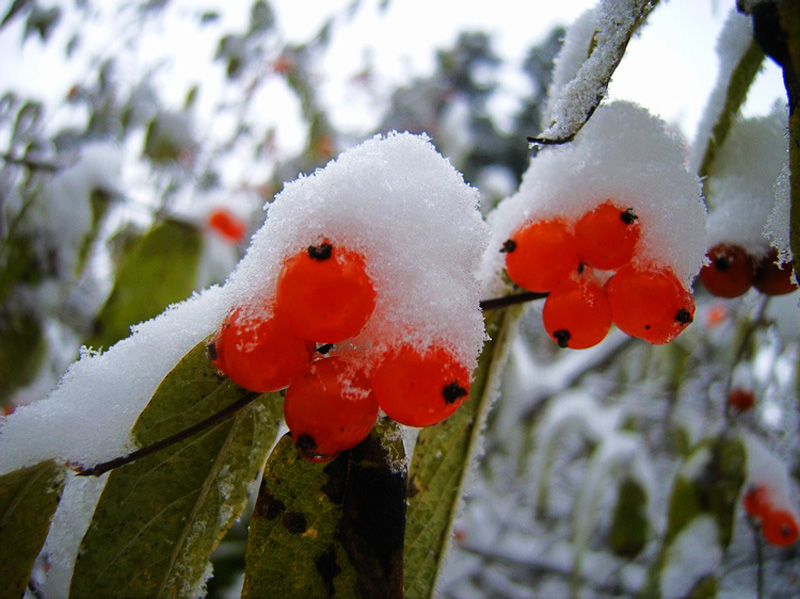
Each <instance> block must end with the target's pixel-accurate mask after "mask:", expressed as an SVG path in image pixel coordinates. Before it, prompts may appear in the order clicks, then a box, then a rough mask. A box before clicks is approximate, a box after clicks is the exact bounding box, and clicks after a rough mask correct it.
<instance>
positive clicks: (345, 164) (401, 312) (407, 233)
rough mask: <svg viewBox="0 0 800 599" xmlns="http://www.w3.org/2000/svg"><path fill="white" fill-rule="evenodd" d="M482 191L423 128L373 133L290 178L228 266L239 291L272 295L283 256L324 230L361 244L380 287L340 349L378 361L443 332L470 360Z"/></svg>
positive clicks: (477, 319)
mask: <svg viewBox="0 0 800 599" xmlns="http://www.w3.org/2000/svg"><path fill="white" fill-rule="evenodd" d="M478 200H479V194H478V192H477V190H476V189H474V188H472V187H469V186H467V185H466V184H465V183H464V180H463V178H462V176H461V174H460V173H458V171H456V170H455V169H454V168H453V167H452V166H451V165H450V164H449V162H447V161H446V160H445V159H444V158H442V156H441V155H440V154H438V153H437V152H436V150H435V149H434V148H433V146H432V145H431V144H430V143H429V142H428V141H427V138H425V137H422V136H415V135H410V134H392V135H389V136H388V137H386V138H382V137H379V136H378V137H374V138H372V139H370V140H368V141H366V142H364V143H363V144H362V145H360V146H358V147H356V148H353V149H352V150H350V151H348V152H345V153H344V154H342V155H341V156H340V157H339V158H338V159H337V160H335V161H332V162H330V163H329V164H328V165H327V166H326V167H325V168H324V169H321V170H318V171H317V172H315V173H314V174H313V175H311V176H309V177H305V178H301V179H298V180H297V181H294V182H292V183H290V184H288V185H286V187H285V188H284V190H283V191H282V192H281V193H280V194H279V195H278V196H277V197H276V199H275V201H274V202H273V203H272V204H271V205H270V206H269V208H268V218H267V222H266V223H265V224H264V226H263V227H262V228H261V229H260V230H259V231H258V232H257V233H256V234H255V235H254V237H253V244H252V246H251V247H250V249H249V251H248V253H247V255H246V256H245V257H244V258H243V259H242V261H241V262H240V264H239V266H238V267H237V269H236V271H235V272H234V273H233V275H232V276H231V280H230V283H229V284H230V285H231V286H233V287H235V294H236V295H237V299H236V301H238V302H239V303H245V304H246V303H252V302H253V300H254V298H260V299H261V303H262V304H264V305H268V306H269V305H270V304H271V302H272V300H273V297H274V291H275V282H276V278H277V276H278V274H279V271H280V267H281V265H282V264H283V262H284V260H285V259H286V258H287V257H289V256H292V255H294V254H296V253H297V252H299V251H302V250H304V249H305V248H306V247H308V246H309V245H313V244H318V243H320V242H321V241H323V240H324V239H327V240H329V241H330V242H331V243H332V244H334V245H337V244H342V245H344V246H346V247H348V248H350V249H352V250H356V251H358V252H360V253H362V254H363V255H364V256H365V259H366V267H367V273H368V274H369V276H370V277H371V279H372V282H373V285H374V287H375V293H376V303H375V311H374V313H373V315H372V317H371V318H370V320H369V322H368V323H367V325H366V326H365V327H364V329H363V330H362V331H361V333H360V334H359V335H358V336H357V337H354V338H353V339H352V340H351V341H350V342H349V344H340V345H338V346H337V351H340V352H342V353H348V352H349V353H352V354H353V355H354V356H355V355H357V356H360V357H362V358H363V359H364V360H367V361H372V360H374V358H375V357H376V356H377V355H378V354H379V353H381V352H383V351H384V350H385V349H386V348H387V347H388V346H389V345H393V344H395V343H397V342H399V341H401V340H406V341H409V342H411V343H414V344H419V345H421V346H428V345H430V344H431V343H432V342H434V341H437V342H439V343H443V344H444V345H445V346H447V347H448V348H449V349H450V350H451V351H452V352H453V353H454V354H455V356H456V357H457V358H458V359H459V360H460V361H461V362H463V363H465V364H467V366H469V367H470V368H472V367H474V365H475V363H476V359H477V355H478V352H479V351H480V348H481V346H482V344H483V339H484V332H483V318H482V314H481V312H480V309H479V306H478V302H479V301H480V286H479V284H478V281H477V278H476V276H477V270H478V266H479V264H480V257H481V255H482V253H483V251H484V249H485V247H486V237H487V229H486V225H485V224H484V222H483V220H482V219H481V216H480V213H479V212H478Z"/></svg>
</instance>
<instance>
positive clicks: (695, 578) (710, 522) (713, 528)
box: [661, 515, 722, 599]
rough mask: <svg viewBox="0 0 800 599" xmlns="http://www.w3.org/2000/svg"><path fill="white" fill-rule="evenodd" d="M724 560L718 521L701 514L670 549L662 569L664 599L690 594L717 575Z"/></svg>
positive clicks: (662, 594)
mask: <svg viewBox="0 0 800 599" xmlns="http://www.w3.org/2000/svg"><path fill="white" fill-rule="evenodd" d="M721 563H722V549H720V547H719V534H718V530H717V523H716V522H715V521H714V519H713V518H712V517H711V516H707V515H703V516H698V517H697V518H695V519H694V520H692V522H691V523H690V524H689V525H688V526H687V527H686V528H684V529H683V530H682V531H681V532H680V533H679V534H678V536H677V537H675V540H674V541H673V542H672V544H671V545H670V546H669V549H667V555H666V558H665V564H664V568H663V569H662V571H661V596H662V598H663V599H682V598H683V597H688V596H689V592H690V591H691V590H692V588H693V587H694V586H695V585H696V584H697V583H698V582H700V581H701V580H702V579H703V578H704V577H706V576H708V575H709V574H713V573H714V572H715V570H716V569H717V568H718V567H719V565H720V564H721Z"/></svg>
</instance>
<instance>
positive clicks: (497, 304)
mask: <svg viewBox="0 0 800 599" xmlns="http://www.w3.org/2000/svg"><path fill="white" fill-rule="evenodd" d="M548 295H550V292H538V291H525V292H523V293H515V294H513V295H505V296H503V297H493V298H491V299H485V300H481V302H480V304H479V305H480V307H481V310H483V311H484V312H485V311H486V310H497V309H498V308H507V307H508V306H514V305H516V304H524V303H525V302H530V301H533V300H538V299H544V298H546V297H547V296H548Z"/></svg>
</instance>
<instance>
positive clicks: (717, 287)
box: [700, 243, 754, 298]
mask: <svg viewBox="0 0 800 599" xmlns="http://www.w3.org/2000/svg"><path fill="white" fill-rule="evenodd" d="M706 257H707V258H708V259H709V260H711V263H710V264H706V265H705V266H703V268H701V269H700V282H701V283H703V286H704V287H705V288H706V289H707V290H708V292H709V293H710V294H711V295H716V296H717V297H727V298H732V297H739V296H740V295H742V294H743V293H745V292H746V291H747V290H748V289H750V287H751V286H752V285H753V273H754V263H753V258H752V256H750V254H748V253H747V252H746V251H745V250H744V249H743V248H741V247H739V246H738V245H733V244H727V243H720V244H717V245H715V246H714V247H712V248H711V249H710V250H708V252H707V253H706Z"/></svg>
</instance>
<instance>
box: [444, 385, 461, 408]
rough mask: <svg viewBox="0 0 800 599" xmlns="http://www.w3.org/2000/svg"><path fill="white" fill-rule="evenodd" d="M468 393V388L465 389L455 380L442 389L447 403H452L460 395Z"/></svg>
mask: <svg viewBox="0 0 800 599" xmlns="http://www.w3.org/2000/svg"><path fill="white" fill-rule="evenodd" d="M466 394H467V390H466V389H464V387H462V386H461V385H459V384H458V382H456V381H453V382H452V383H448V384H447V385H445V386H444V389H442V397H444V401H445V403H448V404H451V403H453V402H454V401H456V400H457V399H458V398H459V397H464V396H465V395H466Z"/></svg>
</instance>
